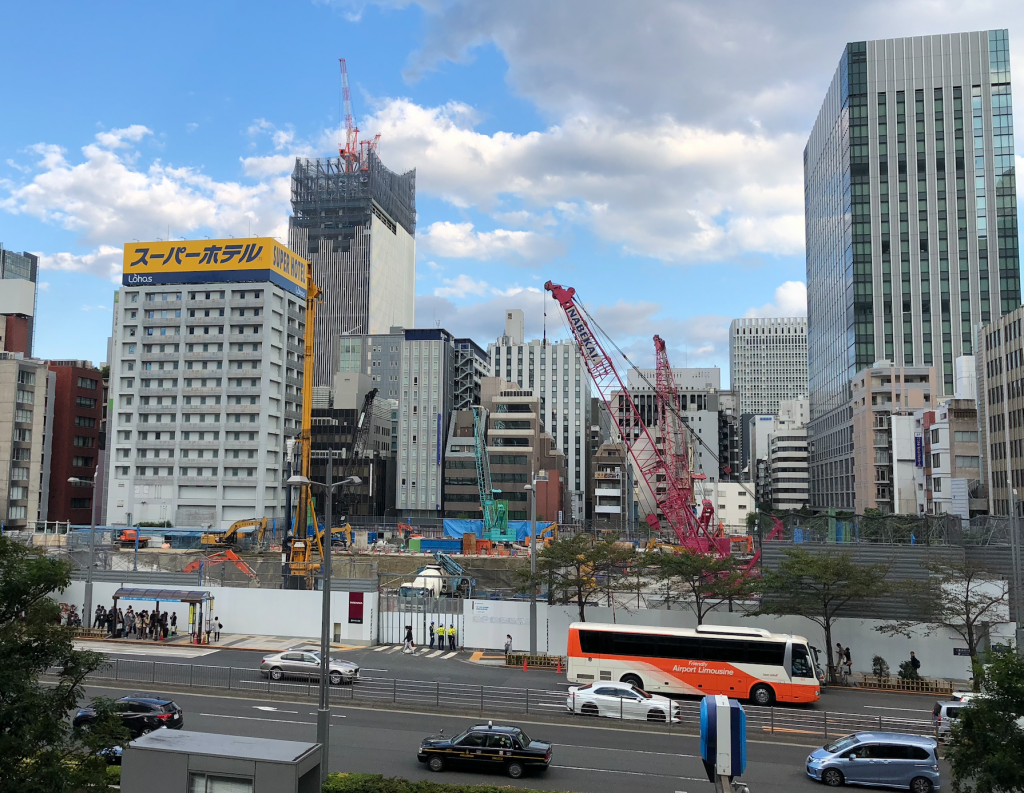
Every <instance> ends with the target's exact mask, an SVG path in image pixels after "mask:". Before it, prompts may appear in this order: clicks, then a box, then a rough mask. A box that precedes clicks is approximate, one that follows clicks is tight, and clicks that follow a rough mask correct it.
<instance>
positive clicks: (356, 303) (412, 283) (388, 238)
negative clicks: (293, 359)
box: [288, 147, 416, 386]
mask: <svg viewBox="0 0 1024 793" xmlns="http://www.w3.org/2000/svg"><path fill="white" fill-rule="evenodd" d="M415 234H416V171H415V170H411V171H408V172H407V173H404V174H397V173H395V172H393V171H391V170H389V169H387V168H386V167H384V165H383V164H382V163H381V161H380V159H379V158H378V157H377V154H376V151H375V150H374V149H373V148H371V147H364V150H363V151H362V152H361V155H360V156H358V157H351V156H342V157H337V158H329V159H316V160H306V159H296V161H295V170H294V171H293V172H292V217H291V218H290V220H289V239H288V243H289V246H290V247H291V249H292V250H293V251H295V252H296V253H298V254H299V255H301V256H304V257H306V258H308V259H309V260H310V261H311V262H312V263H313V280H314V282H315V283H316V284H317V286H319V287H320V290H321V292H322V302H321V303H320V306H319V308H318V310H317V316H316V327H315V328H314V331H313V333H314V339H315V343H316V357H315V359H314V375H313V384H314V385H315V386H330V385H331V378H332V376H333V373H334V372H335V371H337V360H336V359H337V349H336V348H337V344H338V337H340V336H343V335H353V336H364V335H373V334H382V333H388V332H389V330H390V329H391V328H392V327H393V326H402V327H407V328H411V327H413V326H414V324H415V322H414V311H415V292H416V239H415Z"/></svg>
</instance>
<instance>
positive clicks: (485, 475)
mask: <svg viewBox="0 0 1024 793" xmlns="http://www.w3.org/2000/svg"><path fill="white" fill-rule="evenodd" d="M486 426H487V410H486V408H483V407H481V406H480V405H474V406H473V440H474V444H473V450H474V452H475V456H476V481H477V486H478V487H479V488H480V510H481V512H483V517H484V530H483V539H485V540H490V541H491V542H514V541H515V539H516V535H515V532H514V531H512V530H511V529H510V528H509V526H508V502H507V501H496V500H495V498H494V494H495V491H494V489H493V488H492V486H491V461H490V458H489V457H488V455H487V440H486V438H485V437H484V428H485V427H486Z"/></svg>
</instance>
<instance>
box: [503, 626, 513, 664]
mask: <svg viewBox="0 0 1024 793" xmlns="http://www.w3.org/2000/svg"><path fill="white" fill-rule="evenodd" d="M511 652H512V634H511V633H506V634H505V663H508V657H509V655H510V654H511Z"/></svg>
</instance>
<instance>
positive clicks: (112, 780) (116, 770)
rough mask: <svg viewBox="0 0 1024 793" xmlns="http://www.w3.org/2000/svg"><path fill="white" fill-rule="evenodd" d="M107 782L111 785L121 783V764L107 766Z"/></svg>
mask: <svg viewBox="0 0 1024 793" xmlns="http://www.w3.org/2000/svg"><path fill="white" fill-rule="evenodd" d="M107 783H108V784H111V785H120V784H121V766H119V765H108V766H107Z"/></svg>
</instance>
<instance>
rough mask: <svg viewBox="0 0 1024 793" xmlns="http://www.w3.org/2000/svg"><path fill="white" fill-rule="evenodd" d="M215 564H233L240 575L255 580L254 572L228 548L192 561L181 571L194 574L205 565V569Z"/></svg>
mask: <svg viewBox="0 0 1024 793" xmlns="http://www.w3.org/2000/svg"><path fill="white" fill-rule="evenodd" d="M217 564H233V565H234V566H235V567H237V568H238V569H239V570H241V571H242V573H244V574H245V575H246V576H247V577H248V578H250V579H253V578H256V571H255V570H253V569H252V568H251V567H249V565H247V564H246V563H245V561H244V560H243V559H242V557H240V556H239V555H238V554H237V553H235V552H234V551H233V550H231V549H230V548H225V549H224V550H223V551H219V552H218V553H213V554H210V555H209V556H203V557H201V558H199V559H193V560H192V561H191V562H189V563H188V564H187V565H185V568H184V569H183V570H182V572H183V573H194V572H196V571H197V570H198V569H199V568H200V567H201V566H203V565H206V566H207V567H212V566H213V565H217Z"/></svg>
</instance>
